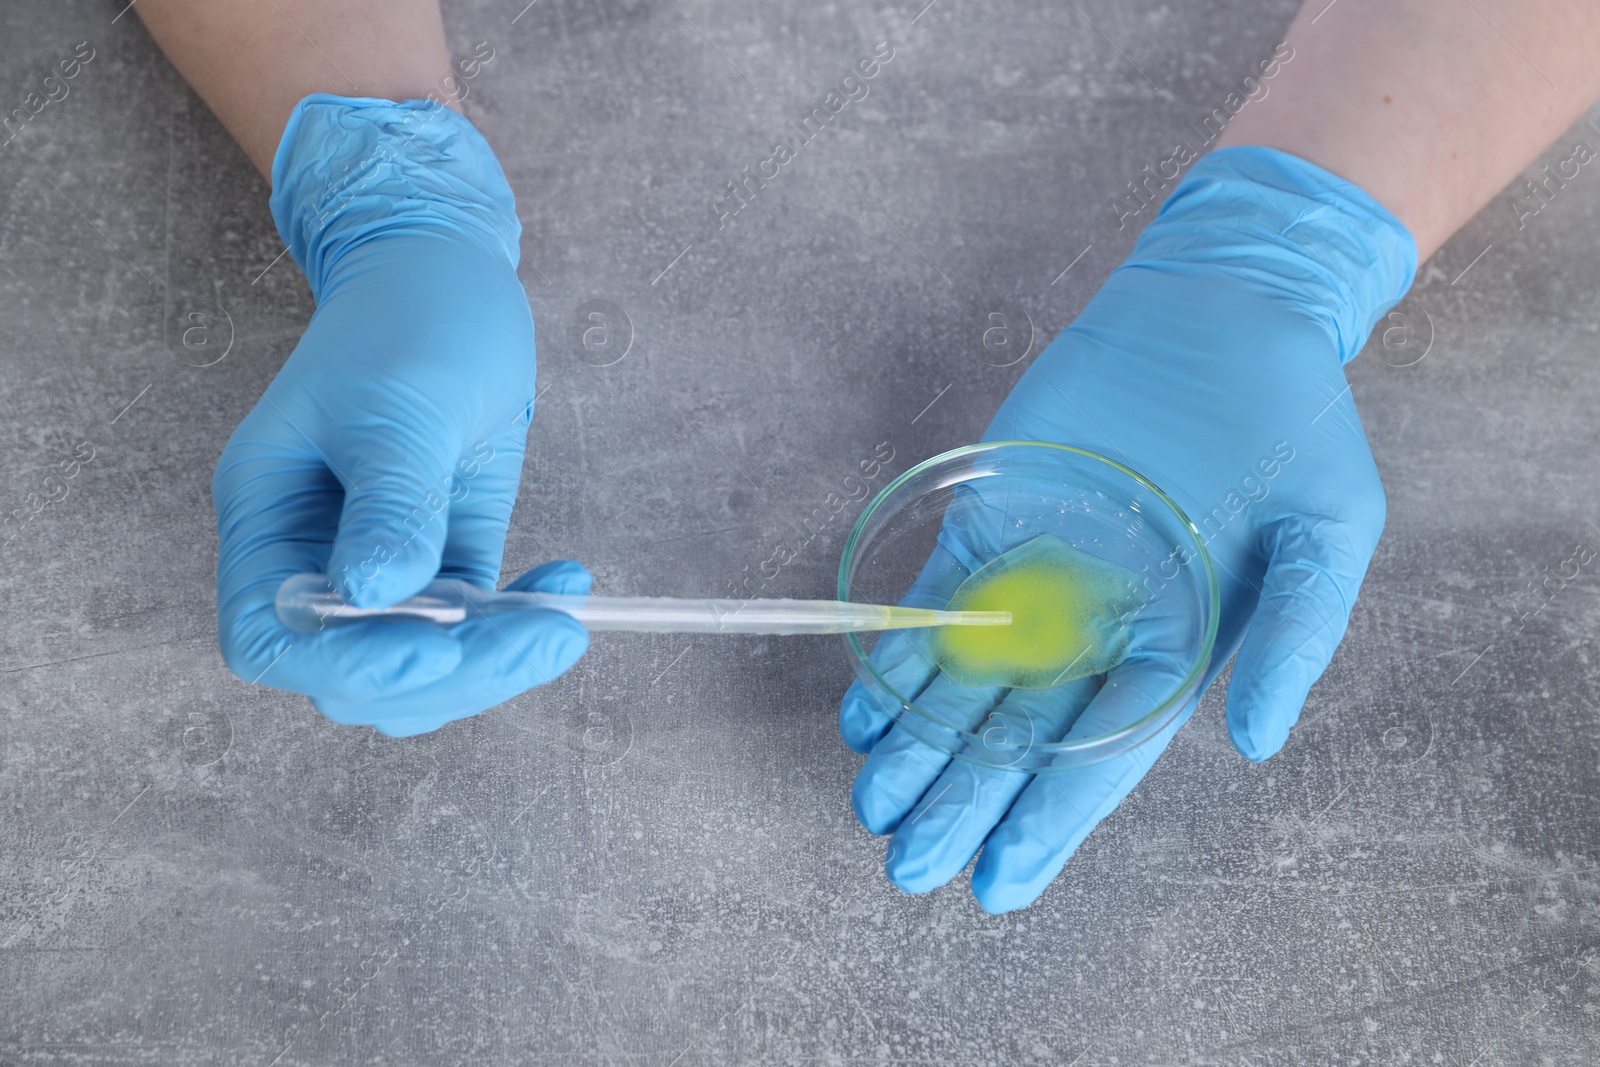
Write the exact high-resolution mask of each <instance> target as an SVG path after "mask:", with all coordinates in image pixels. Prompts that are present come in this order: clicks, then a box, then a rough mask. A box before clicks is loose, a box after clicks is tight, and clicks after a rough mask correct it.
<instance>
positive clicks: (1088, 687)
mask: <svg viewBox="0 0 1600 1067" xmlns="http://www.w3.org/2000/svg"><path fill="white" fill-rule="evenodd" d="M1099 688H1100V681H1099V679H1097V678H1080V679H1078V680H1077V681H1075V682H1068V683H1067V684H1065V685H1062V686H1058V687H1057V688H1054V689H1013V690H1011V691H1010V692H1009V693H1007V694H1006V696H1005V698H1004V699H1003V700H1001V701H1000V704H999V706H998V707H996V708H995V709H994V711H992V712H991V713H990V714H989V717H988V718H987V719H985V720H984V722H983V723H982V724H980V726H979V727H978V730H977V733H978V735H979V738H980V742H979V744H980V745H982V744H983V743H984V742H985V741H986V740H988V739H989V738H990V737H991V735H998V736H1000V737H1003V738H1004V739H1005V741H1006V742H1007V744H1006V747H1005V749H1004V750H1003V758H1007V759H1011V760H1014V761H1020V760H1021V759H1022V757H1023V756H1025V755H1026V754H1027V752H1028V750H1029V746H1030V745H1032V744H1046V743H1051V742H1055V741H1059V740H1060V739H1061V738H1062V737H1063V736H1064V735H1065V734H1066V732H1067V730H1068V729H1069V728H1070V726H1071V725H1072V722H1073V720H1074V719H1076V718H1077V716H1078V714H1079V713H1081V712H1082V711H1083V709H1084V706H1085V705H1086V704H1088V702H1089V701H1090V699H1092V698H1093V696H1094V694H1095V692H1096V691H1097V690H1098V689H1099ZM1012 746H1018V747H1015V748H1014V749H1013V748H1012ZM996 747H999V746H996ZM997 754H1000V753H997ZM1032 780H1033V775H1031V774H1027V773H1024V772H1022V771H1018V770H1006V769H1003V768H996V767H985V766H980V765H978V764H976V763H970V762H967V761H965V760H952V761H951V762H950V764H949V766H947V767H946V768H945V769H944V772H943V773H942V774H941V775H940V776H939V779H938V780H937V781H936V782H934V783H933V785H931V786H930V787H929V788H928V790H927V792H926V793H925V794H924V796H923V799H922V802H921V803H920V805H919V806H918V807H917V808H916V810H915V811H913V812H912V813H911V815H910V816H909V817H907V818H906V819H905V820H904V821H903V822H901V824H900V826H899V828H898V829H896V830H895V832H894V838H893V839H892V840H891V842H890V846H889V850H888V852H887V853H886V854H885V860H884V871H885V873H886V874H888V876H889V880H890V881H891V882H893V883H894V884H895V885H896V886H898V887H899V888H900V889H902V890H904V891H905V892H907V893H926V892H928V891H929V890H931V889H937V888H938V887H939V886H941V885H944V884H945V883H946V882H948V881H949V880H950V879H952V878H954V877H955V876H956V875H958V874H960V873H961V872H962V871H963V870H965V869H966V866H967V864H968V863H970V862H972V857H973V856H975V855H977V853H978V849H979V848H980V847H982V845H983V841H984V838H986V837H987V836H988V835H989V831H991V830H993V829H994V827H995V824H996V823H998V822H999V821H1000V820H1001V818H1003V817H1004V816H1005V813H1006V811H1007V810H1008V809H1009V808H1010V807H1011V803H1012V801H1014V800H1016V798H1017V796H1018V794H1020V793H1021V792H1022V790H1023V789H1024V788H1026V787H1027V785H1028V783H1029V782H1030V781H1032Z"/></svg>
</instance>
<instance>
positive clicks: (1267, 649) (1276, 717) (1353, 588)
mask: <svg viewBox="0 0 1600 1067" xmlns="http://www.w3.org/2000/svg"><path fill="white" fill-rule="evenodd" d="M1375 541H1376V539H1375V538H1372V539H1367V538H1363V537H1361V536H1360V535H1359V534H1358V533H1357V531H1356V530H1355V529H1354V528H1353V527H1351V526H1350V525H1348V524H1346V523H1344V522H1341V521H1339V520H1335V519H1329V518H1320V517H1316V516H1296V517H1293V518H1289V519H1285V520H1283V521H1281V522H1279V523H1277V524H1275V525H1273V526H1272V527H1269V528H1268V531H1267V544H1266V546H1265V547H1266V549H1267V551H1268V554H1269V556H1268V558H1269V562H1268V564H1267V572H1266V577H1265V578H1264V580H1263V581H1262V584H1261V597H1260V600H1259V601H1258V603H1257V605H1256V611H1255V615H1254V616H1252V617H1251V619H1250V625H1249V628H1248V629H1247V630H1246V631H1245V635H1244V641H1243V643H1242V644H1241V645H1240V646H1239V655H1238V658H1237V659H1236V660H1235V661H1234V664H1233V678H1232V680H1231V681H1229V683H1228V733H1229V735H1230V736H1231V737H1232V738H1233V744H1234V747H1235V748H1237V749H1238V750H1239V752H1240V754H1241V755H1243V756H1244V757H1245V758H1246V759H1251V760H1255V761H1256V762H1258V763H1259V762H1260V761H1262V760H1264V759H1266V758H1267V757H1268V756H1271V755H1273V754H1274V753H1276V752H1277V751H1278V750H1279V749H1280V748H1282V747H1283V744H1284V742H1285V741H1286V740H1288V738H1289V729H1290V727H1292V726H1293V725H1294V724H1295V722H1296V721H1297V720H1298V719H1299V718H1300V709H1301V708H1302V707H1303V706H1304V704H1305V701H1306V694H1308V693H1309V692H1310V691H1311V686H1312V684H1313V683H1315V682H1316V680H1317V679H1318V678H1320V677H1321V676H1322V672H1323V671H1324V670H1326V669H1327V667H1328V663H1329V661H1330V660H1332V659H1333V652H1334V649H1336V648H1338V647H1339V641H1340V640H1341V639H1342V638H1343V637H1344V631H1345V627H1346V625H1347V624H1348V623H1349V621H1350V609H1351V607H1352V606H1354V604H1355V600H1356V593H1357V592H1358V591H1359V589H1360V588H1361V579H1362V577H1364V576H1365V574H1366V571H1367V563H1368V561H1369V560H1370V559H1371V558H1372V548H1373V547H1374V546H1375Z"/></svg>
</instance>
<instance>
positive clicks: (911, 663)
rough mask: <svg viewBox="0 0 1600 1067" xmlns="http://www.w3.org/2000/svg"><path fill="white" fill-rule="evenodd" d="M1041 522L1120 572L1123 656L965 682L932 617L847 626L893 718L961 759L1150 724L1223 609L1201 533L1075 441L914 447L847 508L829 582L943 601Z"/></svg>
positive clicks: (1074, 753) (1170, 701) (1065, 764)
mask: <svg viewBox="0 0 1600 1067" xmlns="http://www.w3.org/2000/svg"><path fill="white" fill-rule="evenodd" d="M1044 534H1049V535H1053V536H1054V537H1057V538H1060V539H1061V540H1062V541H1065V542H1066V543H1067V544H1068V545H1071V546H1072V547H1073V548H1075V549H1077V550H1079V551H1081V552H1084V553H1087V554H1088V555H1091V556H1094V557H1096V558H1097V559H1099V560H1102V561H1105V562H1108V563H1111V564H1115V565H1116V566H1117V567H1119V568H1121V569H1122V571H1121V572H1118V573H1119V574H1120V573H1122V572H1126V578H1125V579H1123V580H1124V581H1125V582H1126V584H1127V588H1128V590H1129V591H1130V593H1131V594H1132V595H1133V596H1134V597H1135V600H1134V601H1133V602H1132V603H1133V605H1134V606H1133V607H1132V608H1131V609H1129V610H1128V611H1127V612H1126V613H1125V614H1124V615H1123V616H1122V618H1123V620H1124V621H1125V623H1126V634H1125V636H1126V639H1127V647H1126V651H1125V653H1123V654H1122V656H1121V658H1120V660H1119V661H1118V662H1116V663H1115V664H1114V665H1113V666H1111V668H1110V669H1109V670H1108V671H1106V672H1105V673H1103V674H1100V675H1096V676H1093V677H1091V678H1078V679H1074V680H1071V681H1067V682H1064V683H1063V684H1061V685H1059V686H1054V687H1048V688H1044V689H1027V690H1023V689H1005V688H999V687H994V686H979V685H972V686H969V685H963V684H962V683H961V682H959V681H957V680H955V679H954V678H953V677H952V676H950V675H948V674H945V673H944V672H941V671H939V670H938V668H937V663H936V659H937V652H936V651H935V646H934V644H933V642H932V633H933V632H932V631H931V630H901V631H891V632H886V633H862V634H846V635H843V639H844V646H845V649H846V652H847V654H848V656H849V658H850V663H851V666H852V668H853V669H854V671H855V675H856V678H857V679H858V680H859V681H860V683H861V685H862V687H863V688H864V689H865V690H866V692H867V694H868V695H869V696H870V697H871V699H872V700H873V702H874V703H875V704H876V706H877V707H878V708H879V709H881V710H882V711H883V713H884V714H885V715H886V716H888V717H889V718H890V719H892V720H893V721H894V723H895V725H896V726H897V728H899V729H902V730H905V731H907V732H909V733H910V734H911V735H912V736H914V737H916V738H917V739H919V740H921V741H922V742H924V743H926V744H928V745H931V746H932V747H934V748H936V749H938V750H940V751H941V752H945V753H948V754H949V755H950V756H951V757H953V758H955V759H960V760H965V761H967V762H970V763H976V764H980V765H983V766H986V767H992V768H997V769H1006V770H1012V771H1018V772H1027V773H1049V772H1055V771H1068V770H1072V769H1074V768H1077V767H1083V766H1086V765H1088V764H1091V763H1097V762H1099V761H1101V760H1105V759H1109V758H1111V757H1113V756H1117V755H1120V754H1122V753H1124V752H1128V751H1130V750H1132V749H1134V748H1136V747H1137V746H1139V745H1141V744H1143V743H1144V742H1146V741H1148V740H1150V738H1152V737H1153V736H1155V735H1156V734H1158V733H1159V732H1160V731H1161V730H1162V729H1163V728H1164V727H1166V726H1167V725H1169V724H1170V723H1171V722H1172V721H1173V719H1174V718H1175V717H1176V716H1177V715H1178V714H1179V713H1180V712H1182V711H1183V710H1184V708H1185V707H1186V706H1187V705H1188V703H1189V701H1190V699H1191V698H1193V697H1194V696H1195V694H1196V692H1197V691H1198V689H1199V686H1200V681H1201V678H1202V677H1203V675H1204V674H1205V670H1206V667H1207V665H1208V664H1209V662H1210V660H1211V654H1212V651H1213V647H1214V645H1215V643H1216V636H1217V621H1218V614H1219V593H1218V587H1217V578H1216V572H1215V570H1214V568H1213V566H1212V562H1211V556H1210V554H1209V553H1208V552H1207V551H1206V547H1205V542H1204V540H1203V538H1202V537H1201V535H1200V532H1199V531H1198V530H1197V529H1196V528H1195V525H1194V524H1193V523H1192V522H1190V521H1189V518H1188V516H1186V515H1185V514H1184V513H1183V510H1182V509H1181V508H1179V507H1178V505H1177V504H1176V503H1174V502H1173V500H1172V499H1171V498H1170V497H1168V496H1167V495H1166V494H1165V493H1163V492H1162V491H1161V490H1160V489H1159V488H1157V487H1156V486H1155V485H1154V484H1153V483H1152V482H1151V481H1150V480H1149V479H1147V478H1145V477H1144V476H1143V475H1141V474H1139V473H1138V472H1137V471H1134V470H1132V469H1130V468H1129V467H1126V466H1124V465H1123V464H1121V463H1118V462H1116V461H1115V460H1112V459H1108V458H1107V457H1105V456H1102V455H1099V454H1097V453H1094V452H1090V451H1087V450H1085V449H1081V448H1072V447H1069V446H1066V445H1053V444H1044V443H1040V442H1034V441H998V442H992V443H989V444H981V445H970V446H967V447H965V448H958V449H955V450H953V451H950V452H946V453H944V454H943V455H940V456H935V457H933V458H932V459H929V460H926V461H924V462H922V463H919V464H918V465H917V466H915V467H913V468H912V469H911V470H908V471H907V472H906V473H904V474H902V475H901V476H900V477H898V478H896V479H895V480H894V481H893V482H891V483H890V484H889V485H888V486H886V487H885V488H884V489H883V491H882V492H880V493H879V494H878V495H877V496H876V497H875V498H873V500H872V502H871V503H870V504H868V505H867V508H866V510H865V511H864V512H862V514H861V517H860V518H859V519H858V520H856V524H855V527H854V529H852V530H851V532H850V537H849V540H848V541H846V543H845V547H844V555H843V558H842V559H841V560H840V562H839V587H838V594H837V595H838V598H839V599H840V600H852V601H858V602H863V603H875V604H895V603H907V604H911V605H914V606H917V607H935V608H938V607H944V606H945V604H946V603H947V602H948V600H949V598H950V595H951V594H952V593H954V592H955V590H956V588H957V587H958V586H959V585H960V584H961V582H962V581H964V580H965V579H966V578H967V576H968V575H970V574H971V573H973V572H974V571H976V570H977V569H978V568H979V567H981V566H983V564H985V563H987V562H988V561H989V560H991V559H994V558H995V557H997V556H999V555H1001V554H1002V553H1004V552H1007V551H1009V550H1011V549H1013V548H1016V547H1019V546H1021V545H1023V544H1025V543H1026V542H1028V541H1030V540H1032V539H1033V538H1036V537H1039V536H1040V535H1044Z"/></svg>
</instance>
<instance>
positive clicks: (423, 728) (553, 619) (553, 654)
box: [311, 610, 589, 737]
mask: <svg viewBox="0 0 1600 1067" xmlns="http://www.w3.org/2000/svg"><path fill="white" fill-rule="evenodd" d="M450 633H451V634H452V635H453V636H454V637H455V638H456V639H457V640H458V641H460V643H461V649H462V655H461V663H460V665H459V666H458V667H457V668H456V670H454V671H452V672H451V673H450V674H449V675H446V676H445V677H444V678H441V679H439V680H438V681H435V682H432V683H430V684H428V685H424V686H421V687H419V688H417V689H413V690H411V691H410V692H407V693H403V694H400V695H399V696H395V697H390V698H387V699H384V700H339V699H329V698H325V697H313V698H312V701H311V702H312V703H313V704H314V705H316V708H317V710H318V711H320V712H322V714H323V715H325V716H327V717H328V718H329V719H331V720H333V721H334V722H337V723H345V724H355V723H362V724H365V725H368V726H374V727H376V728H377V729H378V730H379V731H381V732H383V733H389V734H392V735H393V736H402V737H403V736H410V735H411V734H413V733H425V732H427V731H429V730H436V729H438V728H439V727H440V726H443V725H444V724H445V723H447V722H453V721H455V720H456V719H464V718H466V717H467V716H469V715H476V714H478V713H479V712H480V711H486V710H488V709H489V708H492V707H494V706H495V705H497V704H503V703H505V702H506V701H508V700H510V699H511V698H512V697H514V696H516V695H518V694H519V693H522V692H524V691H525V690H528V689H532V688H533V687H534V686H537V685H544V684H545V683H547V682H551V681H554V680H555V679H556V678H557V677H558V676H560V675H561V674H563V673H564V672H565V671H566V670H567V669H568V668H569V667H571V666H572V665H573V664H574V663H576V662H578V659H579V658H580V657H581V656H582V655H583V653H584V651H585V650H586V649H587V648H588V647H589V634H588V631H586V630H585V629H584V628H583V626H582V625H580V624H579V623H578V621H577V620H576V619H574V618H573V617H572V616H570V615H565V614H563V613H561V612H559V611H544V610H536V611H526V612H517V613H514V614H506V615H492V616H482V617H480V618H476V619H469V620H467V621H466V622H463V623H459V624H457V625H456V626H453V627H451V629H450Z"/></svg>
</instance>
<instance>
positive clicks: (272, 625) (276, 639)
mask: <svg viewBox="0 0 1600 1067" xmlns="http://www.w3.org/2000/svg"><path fill="white" fill-rule="evenodd" d="M221 645H222V655H223V660H224V662H226V663H227V665H228V667H229V668H230V669H231V670H232V671H233V672H234V673H235V674H237V675H238V676H239V677H240V678H242V679H244V680H245V681H247V682H251V683H254V684H260V685H270V686H272V687H273V688H275V689H287V690H289V691H290V692H295V693H305V694H308V695H311V694H316V695H319V696H325V697H331V698H368V699H370V698H372V697H375V696H394V695H397V694H400V693H405V692H409V691H412V690H415V689H418V688H420V687H422V686H425V685H428V684H429V683H431V682H434V681H436V680H438V679H440V678H445V677H448V676H449V675H450V674H451V673H452V672H453V671H455V670H456V668H457V667H458V666H459V665H460V664H461V661H462V658H463V654H464V652H463V648H462V646H461V643H460V641H459V640H457V638H456V637H455V636H454V635H453V634H451V633H450V632H449V631H447V630H444V629H441V628H440V627H438V626H434V625H432V624H431V623H423V622H369V623H360V624H354V625H349V626H335V627H329V628H328V629H326V630H323V631H320V632H318V633H311V634H302V633H296V632H294V631H292V630H289V629H288V628H287V627H285V626H284V625H283V623H281V622H280V621H279V620H278V615H277V611H276V610H275V609H274V607H273V605H272V604H271V603H270V602H268V603H265V604H260V605H258V606H257V607H255V608H254V609H253V610H252V611H250V612H249V613H247V614H245V615H242V616H234V617H228V618H225V620H224V627H223V633H222V639H221Z"/></svg>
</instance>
